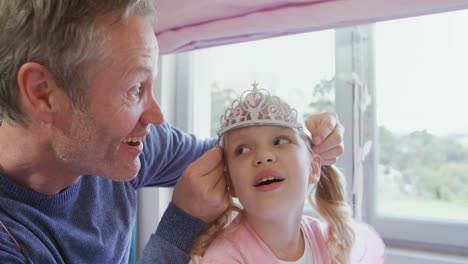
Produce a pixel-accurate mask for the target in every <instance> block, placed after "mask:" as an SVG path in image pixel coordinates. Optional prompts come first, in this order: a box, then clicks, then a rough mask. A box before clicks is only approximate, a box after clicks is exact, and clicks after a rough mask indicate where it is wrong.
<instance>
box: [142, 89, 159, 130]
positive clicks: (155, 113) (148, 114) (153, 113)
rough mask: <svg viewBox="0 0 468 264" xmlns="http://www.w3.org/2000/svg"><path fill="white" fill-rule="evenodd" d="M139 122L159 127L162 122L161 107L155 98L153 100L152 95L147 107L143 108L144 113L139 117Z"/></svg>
mask: <svg viewBox="0 0 468 264" xmlns="http://www.w3.org/2000/svg"><path fill="white" fill-rule="evenodd" d="M140 120H141V122H142V123H143V124H145V125H147V124H155V125H160V124H162V123H163V122H164V115H163V113H162V111H161V107H160V106H159V104H158V102H157V101H156V98H154V95H151V96H150V98H149V100H148V102H147V105H146V106H145V111H144V112H143V114H142V115H141V118H140Z"/></svg>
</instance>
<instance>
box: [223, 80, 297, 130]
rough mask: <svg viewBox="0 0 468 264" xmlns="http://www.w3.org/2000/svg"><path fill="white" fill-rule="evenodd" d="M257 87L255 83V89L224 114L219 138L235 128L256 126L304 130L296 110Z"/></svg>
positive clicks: (241, 97) (243, 95)
mask: <svg viewBox="0 0 468 264" xmlns="http://www.w3.org/2000/svg"><path fill="white" fill-rule="evenodd" d="M257 86H258V83H253V84H252V87H253V89H252V90H247V91H245V92H243V93H242V94H241V96H240V98H239V100H235V101H234V102H232V104H231V107H229V108H228V109H227V110H226V112H224V115H222V116H221V128H220V130H219V131H218V136H222V135H223V134H224V133H226V132H227V131H229V130H232V129H234V128H240V127H248V126H256V125H275V126H283V127H291V128H298V129H300V128H302V125H301V124H300V123H299V122H298V121H297V119H298V118H297V111H296V109H294V108H291V107H290V106H289V104H287V103H286V102H284V101H282V100H281V99H280V98H279V97H277V96H271V95H270V93H269V92H268V91H267V90H265V89H258V88H257Z"/></svg>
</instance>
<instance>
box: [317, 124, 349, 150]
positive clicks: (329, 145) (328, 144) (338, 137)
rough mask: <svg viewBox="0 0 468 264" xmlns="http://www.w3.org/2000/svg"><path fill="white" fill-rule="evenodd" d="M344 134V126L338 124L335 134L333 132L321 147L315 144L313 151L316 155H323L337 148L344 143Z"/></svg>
mask: <svg viewBox="0 0 468 264" xmlns="http://www.w3.org/2000/svg"><path fill="white" fill-rule="evenodd" d="M343 133H344V128H343V126H342V125H341V124H337V125H336V126H335V129H334V130H333V132H331V134H329V135H328V137H327V138H325V139H324V140H323V141H322V142H321V143H320V144H319V145H317V144H315V143H313V145H314V146H313V148H312V150H314V151H315V153H318V154H321V153H322V152H326V151H328V150H330V149H333V148H335V147H336V146H339V145H340V144H342V143H343V140H342V139H343ZM312 136H313V135H312Z"/></svg>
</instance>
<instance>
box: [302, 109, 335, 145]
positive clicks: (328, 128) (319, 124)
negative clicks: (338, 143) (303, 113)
mask: <svg viewBox="0 0 468 264" xmlns="http://www.w3.org/2000/svg"><path fill="white" fill-rule="evenodd" d="M337 122H338V117H337V116H336V114H332V113H323V114H320V115H318V116H311V118H309V119H307V120H306V127H307V129H308V130H309V131H310V133H311V134H312V143H313V144H314V145H320V144H321V143H322V141H323V140H324V139H326V138H327V137H328V136H329V135H330V134H331V133H332V131H333V130H334V129H335V127H336V124H337Z"/></svg>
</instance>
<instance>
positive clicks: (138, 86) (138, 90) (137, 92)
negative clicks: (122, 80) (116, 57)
mask: <svg viewBox="0 0 468 264" xmlns="http://www.w3.org/2000/svg"><path fill="white" fill-rule="evenodd" d="M140 93H141V83H137V84H136V85H135V87H133V88H132V89H131V90H130V94H131V95H133V96H135V97H140Z"/></svg>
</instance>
